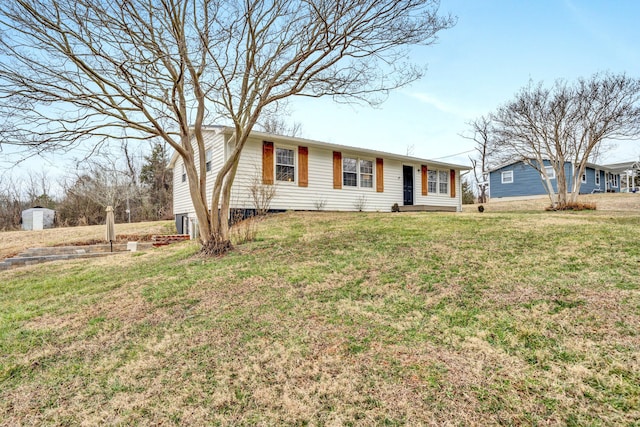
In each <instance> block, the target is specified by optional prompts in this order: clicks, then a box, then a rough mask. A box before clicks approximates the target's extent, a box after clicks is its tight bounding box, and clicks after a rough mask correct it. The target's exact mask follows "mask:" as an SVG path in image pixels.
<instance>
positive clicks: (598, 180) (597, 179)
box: [594, 169, 600, 186]
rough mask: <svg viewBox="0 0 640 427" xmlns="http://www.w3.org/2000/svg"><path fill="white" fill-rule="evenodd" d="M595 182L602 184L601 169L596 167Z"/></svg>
mask: <svg viewBox="0 0 640 427" xmlns="http://www.w3.org/2000/svg"><path fill="white" fill-rule="evenodd" d="M594 182H595V184H596V185H597V186H600V171H599V170H598V169H596V179H595V181H594Z"/></svg>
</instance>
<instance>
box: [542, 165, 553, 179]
mask: <svg viewBox="0 0 640 427" xmlns="http://www.w3.org/2000/svg"><path fill="white" fill-rule="evenodd" d="M544 173H545V174H546V175H547V177H549V179H556V170H555V169H554V168H553V166H545V167H544ZM543 178H544V177H543Z"/></svg>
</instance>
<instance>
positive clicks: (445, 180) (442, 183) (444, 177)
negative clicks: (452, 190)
mask: <svg viewBox="0 0 640 427" xmlns="http://www.w3.org/2000/svg"><path fill="white" fill-rule="evenodd" d="M438 190H439V191H438V193H440V194H449V171H438Z"/></svg>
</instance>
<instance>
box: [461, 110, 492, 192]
mask: <svg viewBox="0 0 640 427" xmlns="http://www.w3.org/2000/svg"><path fill="white" fill-rule="evenodd" d="M468 125H469V126H471V131H472V132H473V135H472V136H464V135H462V136H463V138H466V139H470V140H472V141H473V142H474V143H475V146H474V150H475V151H477V157H471V156H469V160H471V166H472V167H473V169H472V170H473V177H474V179H475V182H476V185H477V186H478V203H486V202H487V190H488V189H489V159H490V157H491V148H492V145H491V143H490V137H491V117H490V116H482V117H480V118H478V119H476V120H473V121H471V122H469V123H468Z"/></svg>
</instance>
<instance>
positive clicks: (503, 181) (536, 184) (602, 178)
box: [489, 161, 620, 198]
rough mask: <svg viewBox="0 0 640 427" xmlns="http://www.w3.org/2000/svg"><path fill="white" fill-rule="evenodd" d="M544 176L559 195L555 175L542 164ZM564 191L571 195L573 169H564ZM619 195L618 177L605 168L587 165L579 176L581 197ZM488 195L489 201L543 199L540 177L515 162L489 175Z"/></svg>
mask: <svg viewBox="0 0 640 427" xmlns="http://www.w3.org/2000/svg"><path fill="white" fill-rule="evenodd" d="M545 167H546V168H547V175H549V177H550V178H551V183H552V185H553V189H554V191H556V192H557V191H558V187H557V182H556V178H555V173H554V170H553V168H552V167H551V166H550V163H549V162H547V161H545ZM564 170H565V175H566V178H567V188H568V189H569V191H571V180H572V174H573V167H572V164H571V163H570V162H567V163H565V165H564ZM618 191H620V174H619V173H614V172H613V171H612V170H611V169H610V168H608V167H606V166H600V165H595V164H593V163H588V164H587V167H586V169H585V173H584V174H583V175H582V180H581V185H580V194H586V193H603V192H618ZM489 194H490V197H491V198H500V197H522V196H538V195H546V194H547V191H546V190H545V186H544V183H543V178H542V174H540V172H538V171H537V170H536V169H534V168H533V167H532V166H530V165H528V164H526V163H524V162H523V161H517V162H513V163H509V164H507V165H502V166H500V167H498V168H495V169H492V170H491V171H489Z"/></svg>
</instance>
